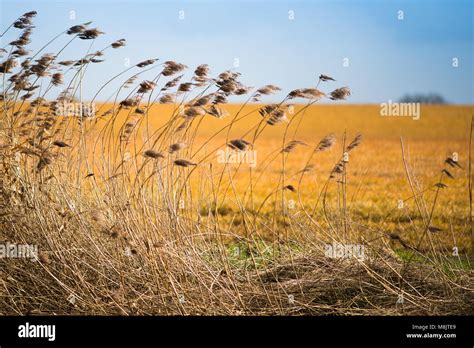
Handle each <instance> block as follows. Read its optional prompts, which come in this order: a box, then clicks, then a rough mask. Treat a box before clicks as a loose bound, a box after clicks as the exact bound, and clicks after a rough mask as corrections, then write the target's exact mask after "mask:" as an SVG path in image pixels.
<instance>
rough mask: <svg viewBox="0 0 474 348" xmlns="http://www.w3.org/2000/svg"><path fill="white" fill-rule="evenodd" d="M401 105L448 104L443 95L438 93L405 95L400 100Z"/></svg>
mask: <svg viewBox="0 0 474 348" xmlns="http://www.w3.org/2000/svg"><path fill="white" fill-rule="evenodd" d="M399 102H400V103H421V104H447V101H446V99H444V97H443V96H442V95H439V94H436V93H429V94H421V93H417V94H405V95H404V96H403V97H401V98H400V100H399Z"/></svg>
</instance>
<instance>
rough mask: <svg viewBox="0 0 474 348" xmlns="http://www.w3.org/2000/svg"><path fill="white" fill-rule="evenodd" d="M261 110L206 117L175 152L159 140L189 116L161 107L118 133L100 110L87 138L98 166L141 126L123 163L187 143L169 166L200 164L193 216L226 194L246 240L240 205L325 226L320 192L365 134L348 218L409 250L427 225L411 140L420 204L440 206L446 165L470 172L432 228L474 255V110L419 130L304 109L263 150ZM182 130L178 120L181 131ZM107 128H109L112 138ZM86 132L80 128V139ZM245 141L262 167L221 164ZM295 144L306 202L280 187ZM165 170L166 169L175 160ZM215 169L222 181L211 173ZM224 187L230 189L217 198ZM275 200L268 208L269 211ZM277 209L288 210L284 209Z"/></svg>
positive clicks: (293, 178) (416, 123)
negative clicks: (309, 214) (325, 144)
mask: <svg viewBox="0 0 474 348" xmlns="http://www.w3.org/2000/svg"><path fill="white" fill-rule="evenodd" d="M261 107H262V105H252V104H249V105H246V106H244V107H242V106H241V105H236V104H234V105H226V106H225V110H226V111H228V112H229V115H228V116H227V117H225V118H223V119H216V118H214V117H212V116H209V115H206V116H204V117H203V118H202V119H200V120H198V121H196V122H195V123H194V124H193V125H192V127H190V129H191V130H190V131H189V132H188V133H187V134H182V133H180V134H176V135H171V136H170V137H169V139H167V141H168V142H167V143H162V142H160V141H158V142H157V143H156V144H154V139H155V138H157V135H156V132H157V130H158V131H159V130H160V129H161V128H160V127H162V126H163V125H164V124H165V123H166V122H168V121H169V115H171V114H173V113H174V114H178V113H179V112H178V111H177V107H176V106H175V105H161V104H156V105H152V106H151V107H149V108H148V109H147V115H146V116H141V115H137V114H134V113H133V111H130V110H122V111H121V112H120V113H118V116H116V117H115V118H114V121H113V123H114V124H113V127H111V126H110V125H111V122H112V121H111V120H110V118H108V117H107V116H104V117H103V118H101V117H100V115H101V114H102V113H103V112H104V111H106V110H109V109H111V108H112V105H111V104H102V105H98V106H97V110H98V112H97V114H98V116H99V118H98V119H96V120H93V121H88V123H90V125H93V127H90V128H91V129H92V130H91V131H89V132H88V131H87V130H86V132H85V133H87V135H86V137H87V138H88V139H89V140H94V139H101V140H97V141H96V142H94V141H92V142H94V146H92V145H90V143H92V142H91V141H89V142H88V143H89V147H88V152H89V153H90V158H91V159H92V158H96V159H97V158H99V157H100V156H102V155H103V154H104V153H107V154H109V152H110V148H112V149H117V148H120V146H119V145H118V143H117V142H116V141H117V140H116V139H119V138H120V132H121V131H122V130H123V125H124V124H126V123H127V122H133V123H134V124H136V126H135V127H136V128H135V131H134V132H133V135H132V136H131V139H130V140H129V141H128V145H126V146H125V147H123V146H122V147H121V151H112V153H115V156H116V161H117V163H120V162H121V160H122V159H123V157H126V158H128V159H130V158H133V159H136V160H137V161H138V162H139V163H140V164H142V163H143V161H145V160H146V159H145V158H144V157H143V152H144V151H145V150H147V149H150V148H155V149H161V150H164V151H165V152H166V149H167V146H169V145H171V143H173V142H185V143H186V144H188V145H189V148H187V149H184V150H181V151H180V152H178V153H177V154H173V155H169V158H170V159H175V158H191V159H193V160H195V161H197V162H199V165H198V166H197V167H196V169H195V170H194V171H193V173H192V174H191V175H190V176H189V179H190V182H189V185H190V187H191V188H192V189H191V193H189V194H190V195H191V196H192V197H193V202H194V203H193V207H192V209H194V210H195V211H199V212H200V213H201V215H203V214H202V213H203V212H204V213H205V212H207V211H208V209H207V210H206V207H208V205H209V204H208V201H209V199H210V196H212V194H213V192H214V191H216V192H218V194H217V195H218V196H219V197H218V202H219V203H218V208H219V207H222V209H221V211H222V215H225V217H223V220H224V221H226V220H229V222H231V223H232V226H231V227H228V228H229V229H232V230H233V231H234V232H235V231H239V229H240V227H239V226H240V225H241V223H242V219H243V218H242V217H241V216H240V214H237V212H239V205H243V206H245V207H246V208H249V209H254V210H257V209H259V208H261V211H262V212H265V211H271V210H273V209H276V211H279V210H281V209H282V206H283V203H282V202H286V204H289V209H288V210H289V212H290V213H293V214H298V211H300V210H301V207H302V206H304V207H306V209H309V210H311V211H312V210H313V209H314V212H315V213H316V215H317V216H318V217H319V218H321V219H322V217H321V211H322V208H321V206H322V204H321V197H320V192H321V191H322V189H323V186H324V184H325V183H326V180H327V178H328V176H329V174H330V172H331V169H332V168H333V167H334V165H335V164H336V163H337V162H338V160H339V159H340V158H341V155H342V142H343V136H344V134H346V145H347V143H349V142H350V141H351V140H352V138H354V136H355V135H356V134H357V133H360V134H362V136H363V141H362V144H361V145H360V146H359V147H358V148H357V149H356V150H354V152H353V153H351V155H350V159H349V162H348V167H347V168H348V169H347V178H346V180H347V181H346V183H347V193H346V196H347V201H348V203H347V210H348V214H349V215H350V218H351V220H353V221H354V222H356V223H357V224H358V225H357V226H359V227H358V228H357V229H358V230H362V231H366V232H365V233H366V234H367V235H370V234H371V232H374V230H375V231H384V232H399V233H401V234H402V236H404V237H405V238H407V239H408V240H413V241H414V240H416V239H417V235H416V233H415V232H414V231H413V225H417V224H418V223H420V219H421V216H420V214H419V213H418V211H417V207H416V205H415V201H414V199H413V192H412V189H411V188H410V185H409V182H408V180H407V176H406V170H405V166H404V162H403V159H402V151H401V141H400V138H401V137H402V138H403V143H404V147H405V160H406V163H407V165H408V168H409V170H410V172H411V175H412V180H413V181H414V183H415V186H416V190H417V191H418V192H419V197H420V198H421V199H423V200H424V201H426V203H424V204H426V209H428V207H429V206H430V202H432V201H433V198H434V195H435V192H436V187H435V186H434V184H436V183H437V182H438V181H439V175H440V172H441V170H442V169H443V168H444V167H445V164H444V161H445V159H446V158H448V157H451V156H453V154H455V153H456V154H457V156H458V158H459V163H460V165H461V166H462V167H463V169H456V170H454V169H453V170H452V173H453V175H454V176H455V179H454V180H453V179H447V180H446V179H444V182H445V183H446V184H447V185H448V188H446V189H443V190H442V192H440V194H439V198H437V200H438V204H437V206H436V208H435V210H434V213H433V220H432V221H433V225H435V226H436V227H439V228H441V229H442V230H443V231H442V232H439V233H438V234H439V239H440V241H442V244H443V245H445V246H446V247H448V248H449V247H452V246H458V248H459V249H460V250H462V251H463V252H466V251H467V250H468V248H469V244H470V238H471V236H470V234H471V226H470V222H469V189H468V171H467V165H468V153H469V132H470V123H471V116H472V115H474V107H473V106H437V105H423V106H422V107H421V117H420V119H419V120H414V119H412V118H410V117H394V116H391V117H382V116H380V106H379V105H313V106H310V107H308V108H307V109H306V111H304V112H299V110H301V108H302V107H303V106H302V105H295V106H294V109H293V111H289V112H288V118H289V122H287V123H283V124H278V125H275V126H271V127H270V126H267V127H266V128H265V129H264V130H263V132H262V133H261V134H259V136H258V138H257V140H256V141H255V142H253V137H254V132H255V125H257V124H258V123H259V122H260V121H261V116H260V115H259V114H258V112H257V111H258V110H259V109H260V108H261ZM236 115H238V116H237V119H236V121H235V122H233V124H232V127H231V129H230V132H229V134H228V133H227V132H228V128H227V126H228V125H229V124H230V123H231V122H232V121H234V117H235V116H236ZM242 116H243V117H242ZM181 120H182V119H181V118H179V117H178V118H177V121H176V122H177V124H179V123H180V122H181ZM105 125H108V127H107V128H105ZM76 128H77V127H74V126H73V127H71V135H70V138H71V137H73V135H72V134H73V133H75V132H76V130H77V129H76ZM85 128H86V129H87V126H86V127H85ZM104 129H107V131H108V132H109V133H110V134H111V135H112V137H111V138H113V139H115V142H114V140H111V141H110V142H109V141H106V142H105V143H103V141H102V138H103V137H101V134H103V130H104ZM285 133H286V138H285ZM329 133H334V134H335V135H336V137H337V143H336V145H335V146H334V147H333V148H331V149H330V150H329V151H327V152H322V153H318V154H317V155H316V156H314V157H313V158H311V160H310V161H309V162H308V159H309V156H310V154H311V152H312V151H313V149H314V147H315V146H316V144H317V143H318V142H319V140H320V139H321V138H323V137H324V136H325V135H327V134H329ZM235 138H244V139H246V140H248V141H250V142H253V150H255V151H256V163H255V164H256V165H255V166H254V167H252V166H250V165H249V163H245V159H244V161H243V162H244V163H241V164H240V165H239V164H227V165H226V164H224V163H219V156H218V153H217V151H218V150H222V149H225V148H226V146H225V144H226V142H227V141H228V140H230V139H235ZM226 139H227V141H226ZM284 139H285V140H284ZM291 140H301V141H303V142H304V143H305V144H306V145H300V146H297V147H296V148H295V150H293V151H292V152H291V153H288V154H285V155H284V157H285V161H284V173H285V174H284V176H285V181H284V182H285V185H288V184H291V185H293V186H294V187H295V188H296V190H297V192H291V191H284V198H282V197H281V194H280V191H279V190H278V187H279V186H281V185H282V184H281V181H280V180H281V179H282V172H283V164H282V154H281V153H280V151H281V149H282V148H283V144H287V143H288V142H290V141H291ZM92 148H93V150H92ZM119 152H120V153H121V154H119ZM92 153H93V155H92ZM124 154H126V155H125V156H124ZM105 157H107V156H105ZM163 161H164V162H165V163H166V159H165V160H163ZM91 162H95V161H93V160H91ZM132 162H133V161H132ZM308 164H309V165H312V166H313V170H312V171H311V172H308V173H305V175H304V177H303V179H302V180H301V183H299V179H300V176H301V174H299V172H300V171H301V170H303V169H304V168H305V166H306V165H308ZM121 167H123V166H121ZM211 167H212V173H213V174H212V175H211V174H210V173H211V172H210V171H209V169H210V168H211ZM128 168H129V171H134V170H135V169H136V166H135V165H133V166H130V167H128ZM96 170H97V173H102V176H103V177H104V178H107V176H111V175H117V172H116V171H112V172H110V168H96ZM97 173H96V176H97ZM82 174H86V172H83V173H82ZM219 183H220V185H221V186H220V189H216V187H217V185H218V184H219ZM250 184H251V185H252V186H251V190H250ZM337 189H338V184H337V183H332V184H330V185H329V188H328V193H327V196H328V199H327V201H326V204H327V205H328V206H332V207H333V210H334V211H337V197H336V196H337V195H336V192H337ZM213 190H214V191H213ZM250 191H251V192H252V194H250ZM265 198H267V200H266V201H265V204H264V205H263V206H261V207H260V205H261V203H262V202H263V201H264V200H265ZM282 199H283V201H281V200H282ZM318 200H319V202H318ZM400 200H402V201H403V206H400ZM291 201H292V202H291ZM275 202H278V204H277V205H275ZM317 202H318V204H317V206H316V208H314V206H315V204H316V203H317ZM182 208H184V207H182ZM187 208H189V207H187ZM232 212H233V214H232ZM318 214H319V215H318ZM204 215H205V214H204ZM322 220H324V219H322ZM276 223H277V224H278V223H279V221H276ZM283 224H284V222H283Z"/></svg>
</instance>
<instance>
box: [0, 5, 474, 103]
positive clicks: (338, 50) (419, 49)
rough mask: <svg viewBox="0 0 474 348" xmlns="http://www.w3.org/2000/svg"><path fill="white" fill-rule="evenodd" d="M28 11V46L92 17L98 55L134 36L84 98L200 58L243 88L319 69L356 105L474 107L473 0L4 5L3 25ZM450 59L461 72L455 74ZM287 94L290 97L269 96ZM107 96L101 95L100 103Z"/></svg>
mask: <svg viewBox="0 0 474 348" xmlns="http://www.w3.org/2000/svg"><path fill="white" fill-rule="evenodd" d="M30 10H36V11H38V16H37V17H36V18H35V24H36V29H35V30H34V34H33V43H32V44H31V45H30V46H29V48H30V49H31V50H35V49H38V48H39V47H40V46H42V45H43V44H44V43H46V42H47V41H48V40H49V39H50V38H51V37H53V36H54V35H56V34H57V33H59V32H61V31H62V30H64V29H65V28H67V27H70V26H72V25H75V24H80V23H83V22H86V21H90V20H93V21H94V23H93V24H92V25H91V26H92V27H94V26H97V27H99V28H100V29H101V30H102V31H104V32H106V34H107V35H104V36H102V37H100V38H99V39H97V40H96V41H95V42H94V46H93V48H92V49H93V50H97V49H101V48H102V47H104V46H105V45H107V44H108V43H109V42H111V41H114V40H116V39H119V38H122V37H123V38H126V39H127V46H126V47H124V48H121V49H119V50H113V51H110V52H108V53H107V55H106V56H105V57H104V58H105V59H106V62H105V63H102V64H97V65H95V66H92V67H91V68H89V70H88V73H87V76H86V79H85V82H84V86H85V88H84V91H85V92H84V93H85V95H86V97H90V96H92V95H93V94H94V93H95V92H96V91H97V88H98V87H97V86H98V85H100V83H103V82H105V81H107V80H108V78H109V77H111V76H113V75H114V74H116V73H118V72H120V71H121V70H123V69H124V62H125V59H127V58H128V59H130V62H131V64H135V63H138V62H139V61H142V60H144V59H147V58H152V57H157V58H160V60H162V61H165V60H175V61H178V62H181V63H184V64H186V65H188V66H189V67H190V71H189V75H190V74H191V73H192V70H194V67H195V66H197V65H199V64H202V63H207V64H209V65H210V67H211V71H212V72H213V74H214V75H217V74H218V73H220V72H221V71H224V70H226V69H231V68H234V62H235V59H236V58H237V59H238V61H239V67H237V68H236V70H238V71H239V72H241V73H242V77H241V80H242V82H244V83H245V84H247V85H250V86H255V87H259V86H261V85H264V84H268V83H273V84H276V85H278V86H280V87H281V88H282V89H283V91H284V92H288V91H290V90H292V89H295V88H300V87H311V86H314V85H315V84H316V82H317V76H318V75H319V74H320V73H324V74H327V75H331V76H333V77H334V78H336V80H337V82H336V83H330V84H325V85H323V86H321V87H322V89H323V90H325V91H329V90H332V89H334V88H336V87H341V86H349V87H350V88H351V89H352V92H353V95H352V96H351V98H350V99H349V101H350V102H354V103H381V102H386V101H388V100H397V99H399V98H400V97H401V96H403V95H404V94H406V93H429V92H435V93H439V94H441V95H442V96H444V97H445V98H446V99H447V100H448V101H449V102H452V103H460V104H473V103H474V87H473V81H474V62H473V56H474V48H473V45H474V44H473V41H474V40H473V39H474V24H473V22H474V18H473V17H474V2H473V1H470V0H465V1H462V0H444V1H440V0H431V1H427V0H418V1H409V0H408V1H395V0H394V1H388V0H372V1H369V0H340V1H328V0H326V1H316V0H312V1H311V0H306V1H295V0H293V1H289V0H288V1H264V0H260V1H257V0H252V1H250V0H238V1H218V0H200V1H198V0H195V1H191V0H188V1H179V0H175V1H162V0H138V1H132V0H127V1H125V0H114V1H112V0H102V1H101V0H95V1H92V0H81V1H65V0H63V1H52V0H30V1H26V0H0V26H1V28H2V29H3V28H5V27H6V26H8V24H9V23H10V22H11V21H13V20H15V19H16V18H17V17H18V16H19V15H20V14H22V13H24V12H26V11H30ZM70 11H74V13H75V18H74V19H71V18H70V15H71V12H70ZM180 11H184V19H180ZM289 11H293V12H292V13H293V14H294V19H290V18H289V17H290V12H289ZM399 11H403V17H404V18H403V20H399V19H398V16H399ZM181 14H182V12H181ZM2 31H3V30H2ZM16 33H18V31H16ZM12 34H15V31H12V32H9V33H8V35H6V37H4V38H2V41H1V45H2V47H4V46H5V45H6V44H7V43H8V42H10V41H11V40H12V39H13V37H14V36H13V35H12ZM68 39H69V38H68V37H63V38H61V39H60V40H58V41H57V42H55V43H54V44H53V45H52V46H51V47H50V48H49V49H48V50H46V51H47V52H55V50H57V49H58V48H59V47H61V46H62V45H64V43H65V42H67V40H68ZM79 41H80V40H78V42H77V43H75V45H73V46H71V47H68V48H67V49H66V50H65V51H64V52H63V54H62V56H61V59H78V58H80V57H81V56H82V55H84V52H86V51H87V49H89V45H90V41H81V42H79ZM345 58H347V59H346V60H345ZM453 58H457V59H458V62H459V66H458V67H453V65H452V63H453ZM347 61H348V63H349V64H348V66H344V64H343V63H344V62H347ZM148 76H149V77H151V75H148ZM111 87H113V85H112V86H111ZM109 91H111V90H109ZM109 94H110V93H109ZM281 96H283V92H282V93H281V94H280V95H278V96H276V97H274V98H273V100H277V99H278V97H281ZM107 97H109V95H108V94H107V93H103V94H101V95H100V98H99V99H106V98H107ZM271 99H272V98H270V99H267V100H271Z"/></svg>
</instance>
